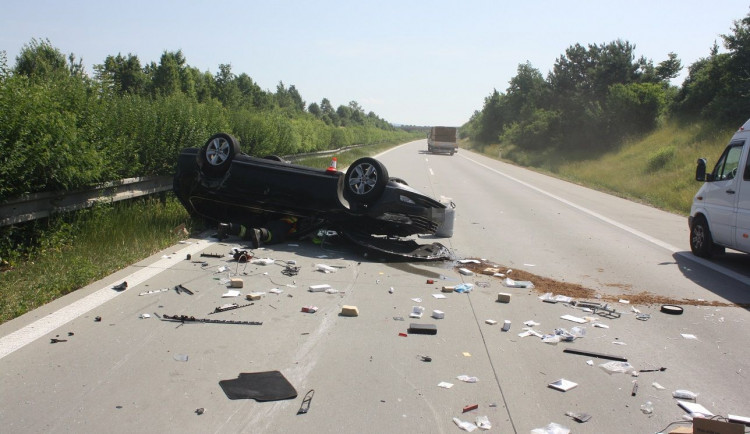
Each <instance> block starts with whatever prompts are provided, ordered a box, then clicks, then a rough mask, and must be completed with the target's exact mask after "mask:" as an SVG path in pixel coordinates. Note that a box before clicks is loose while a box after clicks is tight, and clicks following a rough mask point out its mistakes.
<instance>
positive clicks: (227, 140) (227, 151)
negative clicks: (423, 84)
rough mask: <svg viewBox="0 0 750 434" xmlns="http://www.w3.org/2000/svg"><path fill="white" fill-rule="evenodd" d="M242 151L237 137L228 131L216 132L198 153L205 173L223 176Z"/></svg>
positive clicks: (199, 162) (199, 161)
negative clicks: (227, 132)
mask: <svg viewBox="0 0 750 434" xmlns="http://www.w3.org/2000/svg"><path fill="white" fill-rule="evenodd" d="M239 153H240V145H239V144H238V143H237V139H235V138H234V137H232V136H231V135H229V134H226V133H219V134H214V135H213V136H211V138H209V139H208V141H206V144H205V145H203V148H202V149H201V152H200V153H199V154H198V164H199V165H200V167H201V170H202V171H203V173H204V174H206V175H209V176H221V175H223V174H224V173H226V171H227V169H229V165H230V164H232V159H233V158H234V156H235V155H237V154H239Z"/></svg>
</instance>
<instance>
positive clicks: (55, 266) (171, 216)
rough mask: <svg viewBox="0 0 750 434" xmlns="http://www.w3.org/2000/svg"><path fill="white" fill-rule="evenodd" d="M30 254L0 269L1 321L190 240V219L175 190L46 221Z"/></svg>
mask: <svg viewBox="0 0 750 434" xmlns="http://www.w3.org/2000/svg"><path fill="white" fill-rule="evenodd" d="M43 224H44V226H45V227H44V228H41V229H40V230H39V231H38V237H39V240H40V241H39V242H37V246H36V247H34V248H33V249H31V250H30V253H29V256H27V257H26V258H24V260H22V261H19V262H18V263H17V264H16V265H15V266H12V267H10V266H7V267H5V269H4V270H3V271H2V272H0V323H3V322H6V321H8V320H10V319H13V318H15V317H17V316H20V315H23V314H24V313H26V312H28V311H31V310H33V309H35V308H37V307H39V306H42V305H44V304H45V303H48V302H50V301H52V300H54V299H56V298H58V297H61V296H63V295H65V294H68V293H70V292H73V291H75V290H76V289H78V288H81V287H83V286H86V285H88V284H89V283H92V282H95V281H97V280H99V279H101V278H103V277H105V276H107V275H109V274H111V273H113V272H115V271H117V270H119V269H121V268H123V267H124V266H125V265H127V264H132V263H134V262H137V261H139V260H141V259H143V258H146V257H148V256H149V255H152V254H154V253H156V252H158V251H159V250H162V249H164V248H166V247H169V246H170V245H172V244H174V243H176V242H178V241H179V240H181V239H184V238H186V232H184V231H182V230H177V231H175V228H177V227H178V226H180V225H182V224H186V225H187V230H189V229H190V226H191V225H192V222H191V220H190V217H189V215H188V213H187V211H185V209H184V208H183V207H182V205H181V204H180V203H179V201H178V200H177V199H176V198H175V197H174V196H172V195H171V194H170V195H168V196H167V198H166V201H164V202H161V201H160V200H159V199H158V198H155V197H150V198H147V199H143V200H131V201H126V202H118V203H115V204H108V205H98V206H96V207H94V208H91V209H87V210H83V211H80V212H77V213H70V214H64V215H60V216H56V217H53V218H50V219H47V221H46V222H44V223H43Z"/></svg>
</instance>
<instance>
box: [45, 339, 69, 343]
mask: <svg viewBox="0 0 750 434" xmlns="http://www.w3.org/2000/svg"><path fill="white" fill-rule="evenodd" d="M58 342H68V340H67V339H58V338H52V339H50V342H49V343H51V344H56V343H58Z"/></svg>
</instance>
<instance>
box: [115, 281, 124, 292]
mask: <svg viewBox="0 0 750 434" xmlns="http://www.w3.org/2000/svg"><path fill="white" fill-rule="evenodd" d="M127 288H128V282H122V283H120V284H119V285H115V286H113V287H112V289H114V290H115V291H124V290H125V289H127Z"/></svg>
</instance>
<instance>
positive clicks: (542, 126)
mask: <svg viewBox="0 0 750 434" xmlns="http://www.w3.org/2000/svg"><path fill="white" fill-rule="evenodd" d="M721 40H722V43H723V48H724V49H725V52H723V53H720V49H719V46H718V45H717V43H716V42H714V43H713V46H710V43H711V41H707V47H708V46H710V48H709V49H708V50H707V56H706V57H704V58H701V59H699V60H698V61H696V62H695V63H693V64H692V65H689V66H688V67H687V71H688V74H687V78H686V79H685V81H684V82H683V84H682V86H680V87H676V86H673V85H671V84H670V79H672V78H674V77H676V76H677V75H678V74H679V73H680V71H681V70H682V68H683V65H682V62H681V61H680V60H679V58H678V56H677V54H675V53H670V54H669V55H668V56H667V58H666V59H664V60H662V61H661V62H658V63H657V64H654V62H653V61H652V60H650V59H646V58H644V57H636V54H635V52H636V50H635V49H636V47H635V45H633V44H631V43H629V42H628V41H622V40H617V41H612V42H609V43H601V44H589V45H587V46H584V45H581V44H575V45H572V46H570V47H569V48H568V49H567V50H566V51H565V53H563V54H562V55H560V57H558V58H557V60H556V61H555V63H554V65H553V67H552V70H551V71H549V72H548V73H547V75H546V77H545V76H544V75H543V74H542V73H541V72H540V71H539V70H537V69H536V68H534V67H533V66H532V65H531V64H529V63H525V64H521V65H519V66H518V70H517V75H516V76H514V77H513V78H512V79H511V80H510V83H509V87H508V88H507V89H506V91H505V92H504V93H502V92H498V91H497V90H493V91H492V92H491V93H490V95H489V96H487V97H486V98H485V100H484V105H483V107H482V109H481V110H478V111H476V112H475V113H474V115H473V116H472V117H471V119H470V120H469V122H467V123H466V124H465V125H463V126H462V127H461V130H460V134H461V137H462V138H463V139H464V146H467V147H470V148H473V149H477V150H480V151H482V152H485V153H487V154H488V155H492V156H495V157H499V158H502V159H506V160H508V161H512V162H514V163H516V164H520V165H523V166H528V167H533V168H536V169H539V170H544V171H548V172H550V173H553V174H557V175H559V176H561V177H564V178H566V179H570V180H573V181H575V182H579V183H582V184H586V185H590V186H593V187H596V188H600V189H603V190H606V191H608V192H610V193H613V194H618V195H622V196H626V197H629V198H631V199H635V200H640V201H643V202H647V203H650V204H652V205H655V206H657V207H660V208H664V209H667V210H670V211H674V212H679V213H685V214H687V213H688V211H689V208H690V202H691V199H692V195H693V194H694V193H695V190H696V189H697V187H698V186H697V184H696V183H695V181H693V179H694V170H695V161H696V159H697V158H699V157H706V158H708V159H709V163H711V161H710V159H711V158H718V156H719V154H720V152H721V150H722V149H723V147H724V146H725V145H726V142H727V140H728V139H729V138H730V137H731V133H732V132H734V131H735V130H736V129H737V128H738V127H739V126H740V125H742V124H743V123H744V121H746V120H747V119H748V117H750V98H748V95H750V80H749V79H748V77H747V65H750V14H748V15H747V16H746V17H745V18H743V19H740V20H737V21H735V22H734V23H733V25H732V27H731V28H730V30H729V32H728V33H727V34H725V35H722V36H721ZM714 162H715V160H714Z"/></svg>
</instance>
